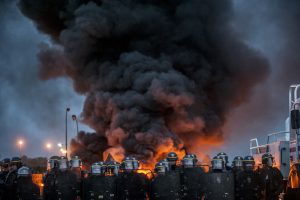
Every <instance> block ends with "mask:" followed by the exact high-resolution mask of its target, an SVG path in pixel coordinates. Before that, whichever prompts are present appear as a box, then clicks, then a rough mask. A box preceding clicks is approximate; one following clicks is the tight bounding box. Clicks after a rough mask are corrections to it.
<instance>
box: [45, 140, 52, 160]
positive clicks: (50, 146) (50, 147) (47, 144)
mask: <svg viewBox="0 0 300 200" xmlns="http://www.w3.org/2000/svg"><path fill="white" fill-rule="evenodd" d="M45 147H46V149H47V153H48V154H49V155H47V156H49V157H50V153H51V149H52V144H51V143H46V145H45Z"/></svg>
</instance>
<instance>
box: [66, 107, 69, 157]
mask: <svg viewBox="0 0 300 200" xmlns="http://www.w3.org/2000/svg"><path fill="white" fill-rule="evenodd" d="M69 111H70V108H67V109H66V158H67V159H68V112H69Z"/></svg>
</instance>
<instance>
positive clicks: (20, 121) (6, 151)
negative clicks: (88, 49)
mask: <svg viewBox="0 0 300 200" xmlns="http://www.w3.org/2000/svg"><path fill="white" fill-rule="evenodd" d="M16 2H17V1H16V0H2V1H0V27H1V29H0V131H1V132H0V136H1V139H0V158H1V159H2V158H4V157H6V156H9V157H11V156H14V155H18V154H19V150H18V148H17V145H16V141H17V140H18V139H23V140H24V141H25V145H24V147H23V149H22V152H23V153H24V154H26V155H29V156H45V155H50V154H57V153H58V148H56V147H54V148H53V150H51V151H52V152H47V150H46V149H45V144H46V143H47V142H51V143H52V144H53V145H54V146H56V144H57V143H58V142H64V131H65V129H64V128H65V126H64V120H65V109H66V107H70V108H71V111H70V114H69V119H68V120H69V123H68V126H69V138H70V139H71V138H73V137H75V135H76V128H75V123H74V122H73V121H72V119H71V115H72V114H76V115H80V113H81V111H82V109H83V106H84V105H83V104H84V99H85V97H84V96H82V95H79V94H78V93H76V92H75V91H74V89H73V81H72V80H71V79H69V78H55V79H51V80H41V79H40V78H39V69H38V59H37V53H38V51H39V49H40V48H41V47H42V46H43V45H46V44H50V43H51V41H50V39H49V36H47V35H45V34H43V33H41V32H39V31H38V30H37V29H36V26H35V24H34V23H33V22H32V21H31V20H30V19H28V18H26V17H25V16H23V15H22V14H21V12H20V10H19V8H18V7H17V6H16ZM232 3H233V8H234V19H233V20H232V22H231V25H232V26H233V27H234V29H235V30H236V32H237V34H239V35H240V36H241V38H242V40H243V41H244V42H245V43H246V44H247V45H248V46H250V47H251V48H254V49H256V50H258V51H260V54H261V55H262V56H263V57H264V58H266V59H267V60H268V62H269V64H270V74H269V75H268V77H267V78H266V80H265V81H263V82H261V83H259V84H258V85H257V86H256V87H255V88H254V90H253V93H252V95H251V97H250V98H248V99H247V101H246V102H244V103H243V104H242V105H241V106H239V107H238V108H235V109H232V110H231V112H230V114H229V116H228V117H227V123H226V125H225V126H224V128H223V130H224V132H225V141H224V144H223V145H221V146H220V147H216V149H214V150H212V152H209V153H210V154H214V153H215V152H218V151H225V152H227V153H228V154H229V155H230V156H231V157H232V156H234V155H237V154H240V155H246V154H247V153H248V151H249V140H250V139H251V138H254V137H258V138H259V140H260V142H261V143H265V142H266V136H267V134H268V133H272V132H276V131H282V130H284V126H285V119H286V117H287V115H288V87H289V85H290V84H293V83H300V76H299V75H300V66H299V63H300V56H299V50H300V39H299V35H300V28H299V27H300V24H299V17H300V3H299V2H298V1H281V0H264V1H261V0H252V1H248V0H233V1H232ZM79 128H80V130H85V131H91V129H89V128H88V127H87V126H85V125H84V124H82V123H80V124H79Z"/></svg>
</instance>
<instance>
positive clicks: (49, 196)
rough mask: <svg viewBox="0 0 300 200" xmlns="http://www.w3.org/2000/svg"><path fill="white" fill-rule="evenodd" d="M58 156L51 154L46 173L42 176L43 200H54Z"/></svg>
mask: <svg viewBox="0 0 300 200" xmlns="http://www.w3.org/2000/svg"><path fill="white" fill-rule="evenodd" d="M58 160H59V157H58V156H52V157H50V159H49V160H48V164H47V173H46V175H45V177H44V191H43V199H44V200H54V199H55V180H56V176H57V173H58V168H59V167H58Z"/></svg>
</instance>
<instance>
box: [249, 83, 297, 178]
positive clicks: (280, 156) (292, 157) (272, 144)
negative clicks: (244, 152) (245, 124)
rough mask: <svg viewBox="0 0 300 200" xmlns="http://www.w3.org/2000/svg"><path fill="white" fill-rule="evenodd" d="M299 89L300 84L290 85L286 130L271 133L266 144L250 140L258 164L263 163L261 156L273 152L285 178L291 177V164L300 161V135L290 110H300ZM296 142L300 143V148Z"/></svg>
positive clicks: (251, 149)
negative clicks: (292, 122) (293, 127)
mask: <svg viewBox="0 0 300 200" xmlns="http://www.w3.org/2000/svg"><path fill="white" fill-rule="evenodd" d="M299 89H300V84H298V85H291V86H290V90H289V117H288V118H287V120H286V122H285V129H286V130H285V131H281V132H276V133H271V134H269V135H268V138H267V143H266V144H264V145H259V143H258V140H257V138H254V139H251V140H250V155H252V156H253V157H254V159H255V162H256V164H257V165H260V164H261V157H262V155H263V154H264V153H267V152H268V153H271V154H272V155H273V156H274V165H275V166H276V167H277V168H278V169H279V170H280V171H281V173H282V175H283V177H284V179H285V180H287V179H288V177H289V171H290V166H291V165H292V164H294V163H298V162H299V149H300V147H299V139H300V137H299V135H297V132H298V129H292V127H291V125H290V124H291V120H290V119H291V116H290V115H291V114H290V112H291V111H292V110H293V109H298V110H300V98H299V97H300V95H298V90H299ZM297 141H298V142H297ZM296 144H298V148H297V145H296ZM296 155H298V157H297V156H296Z"/></svg>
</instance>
